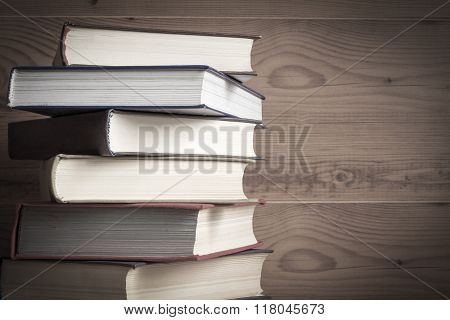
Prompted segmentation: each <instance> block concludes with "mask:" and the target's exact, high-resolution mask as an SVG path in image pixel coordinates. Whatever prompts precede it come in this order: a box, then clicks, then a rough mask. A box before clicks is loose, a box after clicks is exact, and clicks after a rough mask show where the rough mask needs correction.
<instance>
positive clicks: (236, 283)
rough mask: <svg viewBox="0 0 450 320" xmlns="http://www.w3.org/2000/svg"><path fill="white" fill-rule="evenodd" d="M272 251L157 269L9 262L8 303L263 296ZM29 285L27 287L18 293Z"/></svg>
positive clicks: (134, 264)
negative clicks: (266, 264) (263, 280)
mask: <svg viewBox="0 0 450 320" xmlns="http://www.w3.org/2000/svg"><path fill="white" fill-rule="evenodd" d="M270 252H271V251H269V250H249V251H244V252H241V253H237V254H232V255H228V256H223V257H219V258H217V259H209V260H201V261H183V262H173V263H152V264H148V263H142V262H113V261H111V262H109V263H108V262H106V261H92V262H68V261H62V262H59V263H55V262H54V261H39V260H27V261H19V260H16V261H12V260H5V261H3V264H2V278H1V287H2V298H3V299H41V300H44V299H100V300H105V299H129V300H163V299H179V300H181V299H184V300H187V299H197V300H200V299H203V300H205V299H207V300H213V299H238V298H243V297H251V296H258V295H260V294H261V293H262V289H261V271H262V267H263V263H264V260H265V259H266V257H267V256H268V254H269V253H270ZM44 270H45V272H43V271H44ZM36 274H40V276H39V277H36ZM32 278H33V281H31V282H29V279H32ZM26 282H29V283H27V285H26V287H24V288H22V289H21V290H16V289H17V288H18V287H20V286H22V285H23V284H24V283H26Z"/></svg>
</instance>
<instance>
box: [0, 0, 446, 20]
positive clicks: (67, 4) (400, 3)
mask: <svg viewBox="0 0 450 320" xmlns="http://www.w3.org/2000/svg"><path fill="white" fill-rule="evenodd" d="M7 3H8V4H10V5H11V6H12V7H14V9H16V10H18V11H19V12H21V13H22V14H24V15H28V16H29V15H31V16H36V15H37V16H55V15H56V16H84V17H86V16H149V17H160V16H165V17H174V16H175V17H196V18H200V17H206V18H209V17H242V18H248V17H266V18H267V17H272V18H288V17H289V18H303V19H304V18H314V19H318V18H319V19H320V18H340V19H352V18H353V19H355V18H356V19H362V18H365V19H373V18H378V19H386V18H422V17H423V16H425V15H426V14H428V13H429V12H431V11H432V10H435V9H436V8H438V7H439V6H441V5H442V4H443V3H444V1H442V0H428V1H421V0H409V1H408V0H392V1H389V0H378V1H369V0H365V1H352V0H327V1H305V0H303V1H298V0H284V1H276V0H262V1H257V0H248V1H239V0H227V1H226V0H194V1H179V0H166V1H145V0H130V1H127V4H126V6H125V5H123V2H122V1H119V0H81V1H76V2H74V1H69V0H59V1H55V2H52V3H51V5H43V3H42V2H36V1H33V0H14V1H12V0H10V1H7ZM449 12H450V10H449V8H448V7H444V8H443V9H442V10H441V11H440V12H438V13H437V15H436V16H439V17H448V16H449ZM0 15H17V12H15V11H14V10H12V9H11V8H9V7H7V6H6V5H1V6H0Z"/></svg>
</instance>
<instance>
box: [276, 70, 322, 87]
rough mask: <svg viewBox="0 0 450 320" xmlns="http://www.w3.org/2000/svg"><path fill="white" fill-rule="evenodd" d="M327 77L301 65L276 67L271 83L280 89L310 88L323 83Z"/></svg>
mask: <svg viewBox="0 0 450 320" xmlns="http://www.w3.org/2000/svg"><path fill="white" fill-rule="evenodd" d="M325 81H326V79H325V77H324V76H323V75H322V74H320V73H318V72H316V71H313V70H311V69H308V68H305V67H302V66H299V65H287V66H282V67H279V68H276V69H275V70H273V71H272V73H271V74H270V75H269V84H270V85H271V86H272V87H274V88H280V89H309V88H315V87H319V86H321V85H323V84H324V83H325Z"/></svg>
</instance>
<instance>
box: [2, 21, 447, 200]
mask: <svg viewBox="0 0 450 320" xmlns="http://www.w3.org/2000/svg"><path fill="white" fill-rule="evenodd" d="M35 22H36V23H37V24H38V25H39V26H41V27H42V28H43V29H45V30H46V31H48V33H46V32H44V31H43V30H42V29H39V28H37V27H36V26H34V25H32V24H30V23H29V22H27V21H20V20H19V19H3V20H2V22H1V23H0V26H1V27H0V40H1V41H0V43H1V44H2V46H3V50H2V51H1V52H0V56H1V60H0V71H1V73H2V77H0V81H1V83H0V84H1V88H2V93H3V94H2V98H3V100H5V99H6V88H7V78H8V76H7V75H8V73H9V70H10V68H11V67H13V66H15V65H38V64H41V65H42V64H43V65H48V64H50V63H51V61H52V59H53V56H54V54H55V50H56V47H57V45H58V42H57V39H58V36H59V32H60V28H61V25H62V23H63V22H64V19H62V18H52V19H35ZM75 22H80V23H83V22H85V23H96V24H108V25H111V24H113V25H126V26H134V27H150V28H163V29H172V30H187V29H189V30H192V31H202V30H209V31H217V32H240V31H242V29H244V30H245V32H247V33H248V34H255V33H256V34H262V35H263V39H262V40H260V41H257V42H256V44H255V48H254V51H253V67H254V69H255V70H256V71H257V72H258V74H259V77H258V78H257V79H255V80H252V81H250V83H249V85H250V86H251V87H253V88H255V89H257V90H259V91H261V92H262V93H263V94H265V95H266V96H267V101H266V102H265V104H264V120H265V122H266V123H267V124H268V129H267V130H264V131H260V132H258V134H257V135H256V148H257V150H258V152H259V153H260V154H261V155H262V156H264V157H265V158H266V161H265V162H262V163H259V164H257V165H256V166H255V167H254V168H253V169H252V170H249V171H248V173H247V175H246V179H245V188H246V192H247V194H248V195H249V196H251V197H264V198H267V199H271V200H280V201H284V200H286V201H295V200H297V201H298V200H301V201H352V200H354V199H358V200H360V201H363V200H366V201H383V200H388V201H447V200H448V199H449V194H450V192H449V191H450V166H449V164H450V147H449V146H450V144H449V143H448V142H449V141H450V140H449V139H450V126H449V123H450V109H449V108H448V105H449V102H450V90H449V88H450V41H448V40H447V39H448V36H447V35H448V30H449V27H450V22H445V21H428V22H426V23H421V24H419V25H417V26H416V27H415V28H414V29H413V30H411V31H409V32H407V33H405V34H403V35H402V36H401V37H399V38H398V39H396V40H395V41H393V42H392V43H389V44H388V45H387V46H385V47H383V48H382V49H380V50H379V51H377V52H375V53H374V54H373V55H371V56H370V57H368V58H367V59H365V60H364V61H362V62H361V63H360V64H358V65H355V66H354V67H353V68H351V69H350V70H349V71H347V72H345V73H343V72H344V71H345V70H346V69H347V68H348V67H349V66H351V65H352V64H353V63H354V62H355V61H358V59H361V57H364V56H365V55H367V54H368V53H370V52H371V51H373V50H374V49H375V48H377V47H379V46H380V45H381V44H383V43H385V42H386V41H387V40H389V39H391V38H392V37H394V36H395V35H396V34H398V33H399V32H401V31H402V30H404V29H405V28H406V27H407V26H408V25H409V22H407V21H390V22H386V21H383V22H381V21H334V20H332V21H297V20H289V21H285V20H280V21H271V23H270V24H268V23H267V20H262V19H254V20H239V19H238V20H237V19H229V20H227V19H222V20H214V19H202V20H196V19H133V20H129V19H78V20H75ZM187 26H189V28H187ZM339 74H342V76H340V77H338V78H336V75H339ZM330 80H332V81H330ZM312 93H314V94H313V95H312V96H310V97H308V95H310V94H312ZM305 97H308V98H307V99H306V100H303V99H304V98H305ZM299 101H301V103H300V104H299V105H296V104H297V103H298V102H299ZM4 110H5V109H4ZM35 117H37V116H34V115H29V114H26V113H21V112H10V111H1V112H0V147H1V150H2V151H1V154H0V165H1V168H2V169H1V170H2V179H3V181H4V183H3V184H2V185H1V186H0V201H7V202H9V201H11V200H19V199H26V200H36V199H38V185H37V179H36V178H37V168H38V163H37V162H20V161H17V162H14V161H10V160H8V157H7V154H6V141H7V140H6V137H7V136H6V123H7V122H9V121H19V120H24V119H32V118H35ZM305 126H308V127H310V133H309V136H308V138H307V139H306V141H305V143H304V144H303V148H302V150H300V146H301V145H299V143H300V142H301V141H300V142H299V139H300V138H301V137H302V135H301V133H302V130H303V129H304V127H305ZM280 134H281V136H280ZM302 154H303V157H304V159H303V160H305V161H306V162H307V163H308V165H309V167H308V168H309V171H308V170H305V166H304V165H301V163H302V158H301V155H302ZM286 190H287V191H286Z"/></svg>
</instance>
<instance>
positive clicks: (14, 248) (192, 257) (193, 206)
mask: <svg viewBox="0 0 450 320" xmlns="http://www.w3.org/2000/svg"><path fill="white" fill-rule="evenodd" d="M259 203H260V204H264V202H263V201H262V200H260V201H259ZM252 204H253V205H254V204H255V203H254V202H253V203H249V202H247V203H237V204H234V205H229V206H245V205H252ZM23 206H59V207H61V208H63V207H67V206H72V207H81V208H96V207H101V208H107V207H110V208H130V209H134V208H142V207H155V208H175V209H188V210H202V209H208V208H214V207H216V205H214V204H201V203H169V202H151V203H137V204H57V203H32V204H19V205H18V206H17V210H16V218H15V222H14V226H13V229H12V232H11V259H13V260H29V259H40V260H85V261H86V260H105V261H120V260H126V261H145V262H173V261H191V260H205V259H211V258H216V257H220V256H225V255H229V254H234V253H239V252H242V251H245V250H249V249H255V248H258V247H260V246H261V245H262V243H261V242H257V243H255V244H253V245H249V246H244V247H240V248H234V249H231V250H226V251H220V252H214V253H211V254H208V255H190V256H176V257H174V256H164V257H161V256H155V257H153V256H127V257H124V256H120V257H115V256H70V255H65V256H56V255H55V256H41V255H25V254H19V253H18V252H17V243H18V230H19V226H20V218H21V211H22V208H23Z"/></svg>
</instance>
